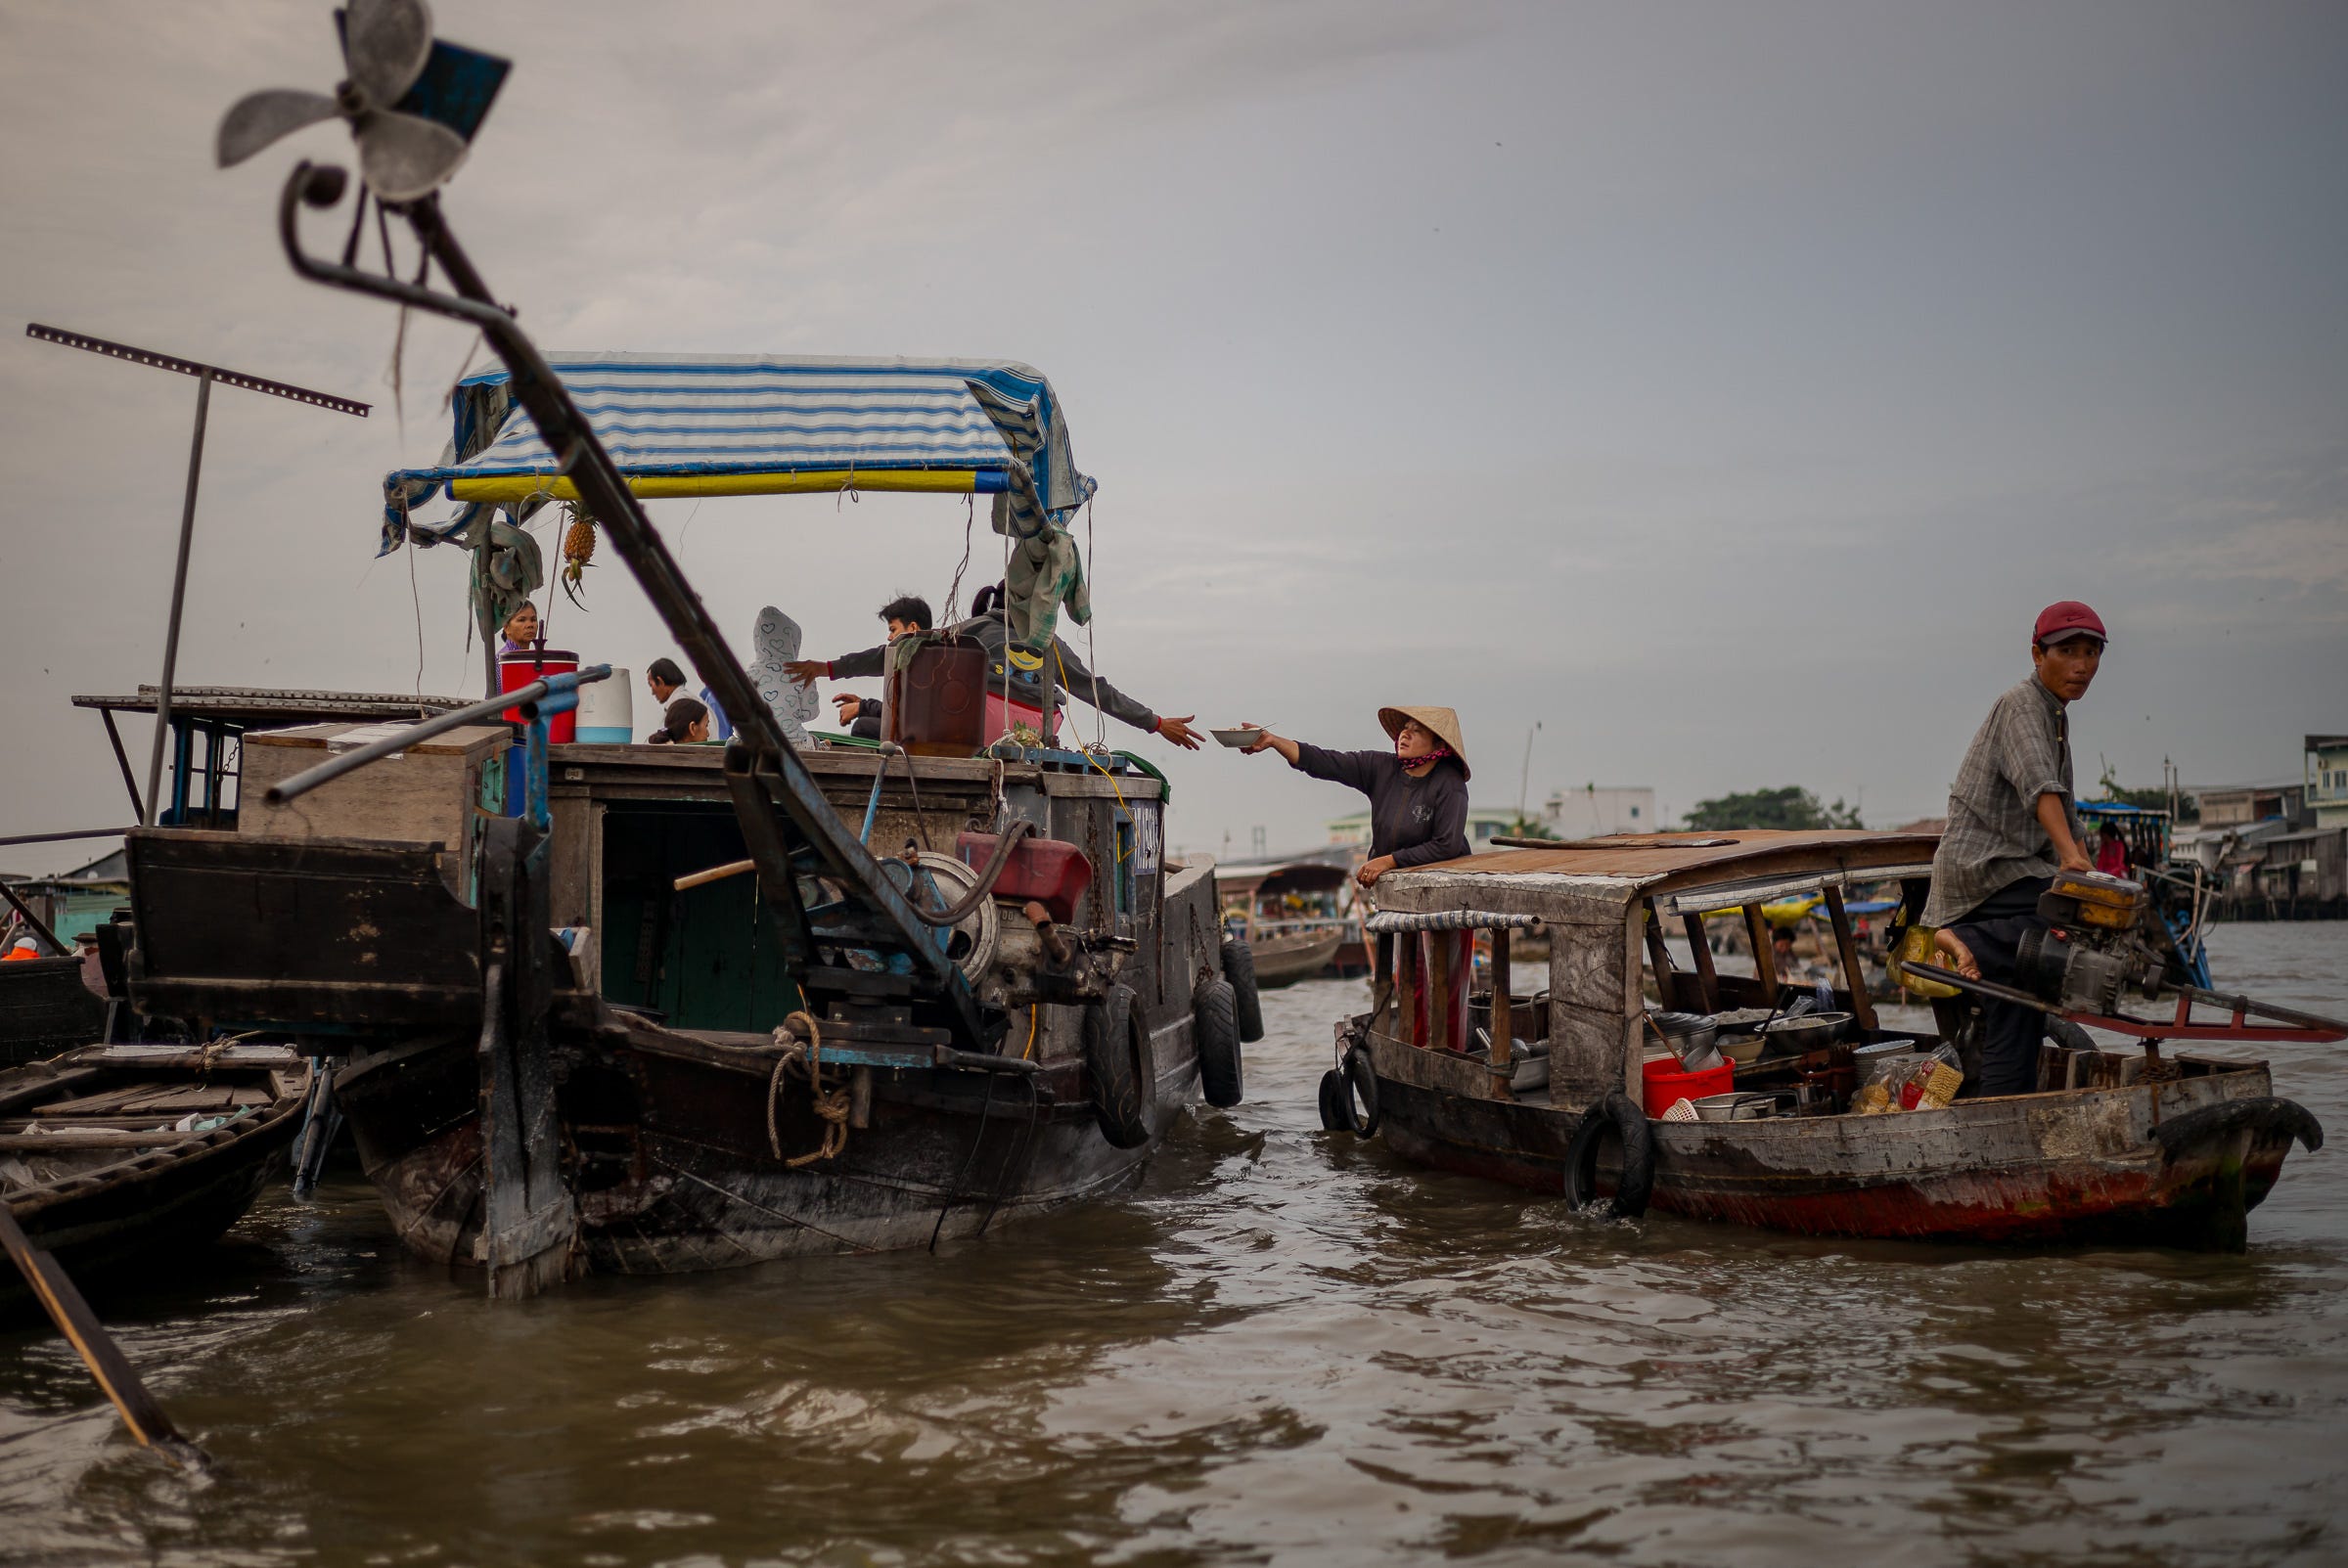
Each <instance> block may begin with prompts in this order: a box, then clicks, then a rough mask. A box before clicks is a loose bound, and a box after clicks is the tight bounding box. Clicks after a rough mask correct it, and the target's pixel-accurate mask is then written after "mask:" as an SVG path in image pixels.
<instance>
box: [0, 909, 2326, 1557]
mask: <svg viewBox="0 0 2348 1568" xmlns="http://www.w3.org/2000/svg"><path fill="white" fill-rule="evenodd" d="M2308 929H2310V928H2305V927H2270V928H2249V927H2243V928H2235V929H2234V930H2230V931H2222V932H2221V933H2220V938H2221V945H2220V946H2219V956H2220V959H2221V962H2222V964H2224V965H2227V966H2228V978H2229V983H2235V984H2240V985H2243V986H2245V987H2250V986H2265V987H2270V988H2272V989H2273V990H2274V991H2275V993H2276V994H2277V995H2278V996H2279V998H2280V999H2281V1000H2286V1001H2287V1000H2292V999H2293V998H2294V997H2295V999H2296V1000H2298V1001H2300V1002H2302V1003H2305V1004H2307V1005H2311V1006H2317V1007H2330V1008H2339V1007H2340V1006H2342V1004H2343V1001H2348V999H2344V998H2343V996H2342V995H2341V993H2342V989H2343V987H2342V984H2341V977H2340V976H2339V974H2338V972H2337V970H2338V961H2337V957H2336V954H2337V953H2338V952H2339V946H2340V945H2339V932H2338V928H2337V927H2333V928H2331V930H2330V939H2331V945H2330V946H2329V947H2328V948H2324V947H2309V948H2306V949H2304V950H2302V949H2300V948H2295V947H2293V946H2291V943H2292V942H2293V941H2297V940H2300V938H2299V937H2298V936H2296V935H2295V934H2294V933H2300V932H2304V931H2306V930H2308ZM2263 931H2277V932H2280V933H2283V934H2282V935H2281V936H2280V937H2278V938H2277V939H2276V943H2277V946H2276V950H2275V951H2269V950H2268V949H2267V948H2265V947H2262V946H2261V945H2260V943H2261V939H2262V938H2261V934H2260V933H2261V932H2263ZM2235 943H2239V944H2241V946H2240V949H2239V951H2235V952H2229V945H2231V944H2235ZM2325 965H2328V967H2326V966H2325ZM1361 995H1362V988H1361V987H1359V986H1358V985H1340V984H1335V983H1325V984H1315V985H1307V986H1302V987H1297V988H1295V989H1293V990H1289V991H1285V992H1279V993H1274V994H1272V995H1270V996H1268V997H1267V999H1266V1002H1267V1008H1266V1011H1267V1015H1268V1022H1269V1023H1270V1024H1271V1026H1272V1034H1271V1036H1270V1038H1268V1039H1267V1040H1266V1041H1265V1042H1264V1044H1263V1045H1261V1046H1259V1047H1257V1048H1255V1049H1254V1051H1253V1053H1252V1054H1251V1056H1250V1058H1249V1062H1248V1087H1249V1091H1250V1094H1251V1096H1252V1097H1253V1098H1251V1099H1250V1100H1249V1102H1248V1103H1247V1104H1245V1105H1243V1106H1242V1107H1240V1108H1239V1109H1238V1110H1237V1111H1235V1112H1231V1113H1222V1112H1213V1111H1205V1110H1201V1111H1199V1112H1198V1113H1197V1116H1196V1117H1195V1119H1194V1120H1193V1122H1192V1124H1191V1125H1190V1126H1189V1127H1187V1128H1186V1129H1185V1130H1184V1131H1183V1132H1182V1133H1181V1134H1179V1135H1178V1137H1177V1139H1176V1141H1175V1142H1174V1143H1173V1144H1172V1145H1171V1146H1169V1147H1168V1148H1167V1149H1166V1150H1165V1152H1164V1153H1163V1155H1162V1156H1161V1157H1160V1158H1159V1159H1158V1160H1157V1161H1156V1162H1155V1163H1154V1165H1153V1166H1152V1168H1151V1174H1150V1177H1149V1179H1148V1181H1147V1182H1146V1183H1145V1184H1144V1186H1143V1187H1142V1188H1141V1189H1140V1190H1139V1191H1137V1192H1135V1193H1133V1194H1130V1195H1129V1196H1127V1197H1125V1198H1123V1199H1120V1200H1118V1201H1115V1202H1111V1203H1106V1204H1102V1205H1097V1206H1095V1207H1092V1208H1088V1209H1086V1210H1083V1211H1080V1212H1077V1213H1072V1214H1069V1215H1065V1216H1061V1217H1059V1218H1055V1219H1052V1220H1048V1221H1045V1222H1042V1223H1039V1224H1034V1225H1029V1226H1023V1227H1014V1228H1009V1229H1004V1230H1000V1231H998V1232H996V1233H995V1234H994V1235H993V1236H991V1237H990V1238H988V1239H987V1240H985V1241H983V1242H978V1243H974V1244H964V1245H960V1246H953V1247H949V1248H948V1249H946V1250H945V1251H943V1252H941V1253H940V1254H939V1255H937V1256H935V1257H931V1256H929V1255H926V1254H921V1253H913V1254H904V1255H890V1256H883V1257H877V1258H852V1259H839V1260H831V1261H816V1262H807V1263H793V1264H780V1265H773V1266H769V1267H767V1268H763V1269H757V1270H750V1271H743V1272H740V1273H735V1274H728V1275H712V1276H703V1277H695V1278H689V1279H669V1280H661V1279H649V1280H648V1279H596V1280H590V1281H588V1282H586V1283H585V1284H584V1285H582V1286H580V1287H578V1288H576V1289H573V1290H569V1291H566V1292H564V1293H563V1294H561V1295H559V1296H556V1297H553V1298H550V1299H548V1300H544V1301H539V1302H534V1303H529V1304H526V1305H522V1306H519V1307H515V1306H506V1307H498V1308H491V1307H490V1306H489V1305H488V1304H487V1303H485V1302H483V1301H481V1300H479V1299H478V1297H477V1294H476V1290H475V1287H474V1284H473V1283H472V1282H471V1281H469V1280H465V1279H462V1278H451V1277H448V1276H447V1275H445V1274H443V1273H441V1272H439V1271H437V1270H433V1269H429V1268H427V1267H425V1266H422V1265H418V1264H416V1263H414V1262H413V1261H412V1260H409V1259H407V1258H405V1257H404V1256H403V1255H401V1254H400V1253H399V1252H398V1250H397V1249H396V1247H395V1246H393V1245H392V1244H391V1241H390V1238H389V1235H388V1232H387V1229H386V1228H385V1227H384V1223H383V1222H382V1220H381V1218H380V1213H379V1211H377V1210H376V1209H375V1207H374V1205H373V1203H372V1200H371V1199H370V1198H369V1196H368V1195H367V1193H366V1192H365V1190H364V1188H363V1187H360V1186H359V1185H357V1184H355V1183H348V1182H345V1183H338V1184H335V1185H333V1186H332V1187H330V1189H329V1190H328V1191H327V1192H326V1193H325V1194H324V1196H323V1197H322V1199H321V1200H320V1201H319V1202H318V1203H316V1204H312V1205H295V1204H293V1203H292V1202H291V1201H289V1200H286V1199H283V1198H273V1199H271V1200H270V1201H269V1203H268V1204H267V1205H266V1206H265V1207H264V1209H263V1210H262V1211H261V1212H260V1213H259V1214H257V1215H256V1216H255V1219H254V1221H253V1222H252V1223H251V1224H249V1225H248V1227H247V1228H246V1229H245V1231H244V1232H242V1235H243V1236H244V1238H245V1239H244V1242H243V1244H241V1245H240V1246H239V1247H238V1248H236V1249H234V1250H232V1251H231V1252H230V1253H229V1254H228V1255H226V1256H225V1257H224V1258H222V1259H218V1260H215V1261H214V1262H213V1263H211V1264H210V1265H209V1266H207V1267H206V1268H205V1269H203V1271H201V1272H193V1273H189V1274H187V1275H186V1276H185V1277H181V1278H178V1279H176V1280H174V1281H173V1282H172V1284H171V1285H170V1288H169V1289H168V1291H166V1292H165V1293H162V1294H160V1295H158V1296H157V1297H155V1298H152V1299H150V1300H149V1301H148V1302H147V1303H146V1304H145V1305H144V1306H143V1307H142V1308H141V1309H140V1310H139V1311H137V1312H135V1313H130V1314H117V1317H118V1319H119V1321H121V1322H123V1323H124V1325H125V1332H124V1337H125V1339H126V1342H127V1343H128V1344H129V1347H130V1349H131V1351H132V1354H133V1355H135V1356H137V1357H139V1358H140V1360H141V1362H142V1365H145V1366H151V1367H154V1368H156V1369H157V1370H156V1373H155V1376H154V1381H155V1382H156V1383H157V1385H158V1391H159V1392H160V1393H162V1394H163V1396H164V1397H165V1398H166V1399H167V1400H168V1401H169V1402H170V1403H171V1405H172V1408H173V1410H174V1411H175V1413H177V1414H178V1416H179V1418H180V1419H181V1420H182V1421H183V1422H184V1423H185V1424H187V1425H188V1426H189V1427H190V1428H191V1429H193V1430H195V1431H196V1432H198V1433H199V1434H200V1436H201V1437H202V1438H203V1441H204V1442H205V1443H206V1445H207V1446H208V1447H209V1448H210V1449H211V1450H212V1451H213V1452H214V1453H215V1454H216V1455H218V1456H220V1457H221V1458H222V1459H223V1460H224V1461H226V1464H227V1467H228V1468H227V1473H226V1475H225V1476H224V1477H223V1478H222V1479H221V1480H219V1481H217V1482H215V1483H213V1484H211V1485H208V1486H204V1485H190V1484H188V1483H186V1482H184V1481H182V1480H181V1479H179V1478H177V1477H174V1476H172V1475H169V1474H167V1473H165V1472H162V1471H160V1470H159V1469H158V1467H157V1466H156V1465H155V1464H154V1463H152V1462H150V1461H149V1460H147V1459H146V1458H145V1456H141V1455H139V1454H137V1453H136V1452H134V1451H131V1450H128V1449H127V1448H126V1447H125V1446H124V1445H123V1444H122V1442H121V1440H120V1439H119V1438H118V1437H116V1436H115V1434H114V1427H113V1419H112V1416H111V1414H110V1413H108V1412H105V1411H103V1410H101V1409H93V1408H92V1405H91V1397H90V1395H89V1393H88V1391H87V1388H86V1385H85V1384H84V1383H83V1382H82V1381H81V1378H80V1374H79V1372H78V1369H77V1368H75V1367H74V1366H72V1364H71V1363H70V1362H69V1360H68V1358H67V1357H66V1355H65V1353H64V1352H63V1350H62V1348H60V1347H58V1346H56V1345H55V1344H54V1343H53V1342H51V1341H50V1340H48V1339H46V1338H45V1337H42V1336H39V1335H32V1334H13V1335H9V1336H7V1337H5V1338H0V1543H5V1546H0V1557H8V1558H10V1559H12V1560H14V1559H19V1558H21V1559H23V1560H26V1561H35V1562H39V1561H50V1562H76V1563H83V1562H87V1563H113V1562H127V1561H140V1562H144V1561H149V1560H152V1559H154V1558H155V1557H157V1556H170V1557H172V1558H173V1559H174V1560H185V1561H190V1562H200V1563H213V1562H218V1563H260V1564H267V1563H276V1562H287V1563H293V1562H311V1561H317V1560H328V1561H338V1562H339V1561H346V1560H347V1561H364V1562H383V1563H399V1562H487V1561H497V1562H509V1561H518V1560H563V1561H578V1562H587V1563H598V1564H603V1563H609V1564H633V1563H669V1562H689V1561H691V1562H727V1563H741V1562H759V1561H790V1562H825V1563H829V1562H842V1563H845V1562H855V1563H868V1562H874V1563H894V1562H908V1563H910V1562H929V1561H954V1562H966V1561H967V1562H992V1561H1006V1562H1010V1561H1017V1562H1035V1561H1045V1562H1052V1561H1068V1562H1075V1561H1131V1562H1146V1563H1151V1564H1159V1563H1181V1562H1229V1561H1281V1562H1298V1563H1323V1562H1327V1563H1344V1564H1348V1565H1352V1564H1361V1563H1382V1562H1395V1563H1400V1562H1423V1561H1425V1560H1427V1559H1428V1558H1429V1557H1432V1556H1435V1555H1444V1556H1457V1557H1475V1558H1483V1559H1486V1560H1493V1561H1516V1560H1527V1559H1533V1558H1544V1557H1551V1556H1556V1555H1561V1554H1564V1553H1566V1552H1589V1553H1592V1554H1600V1553H1603V1554H1605V1555H1608V1556H1612V1557H1617V1558H1620V1559H1622V1560H1624V1561H1628V1562H1634V1563H1637V1562H1653V1563H1682V1562H1707V1561H1725V1560H1735V1561H1751V1562H1763V1561H1773V1562H1774V1561H1784V1562H1799V1563H1802V1564H1805V1565H1807V1564H1831V1563H1841V1562H1854V1563H1857V1562H1866V1563H1874V1562H1876V1561H1880V1560H1882V1559H1883V1558H1885V1557H1886V1556H1891V1555H1894V1554H1896V1555H1897V1556H1898V1557H1899V1558H1900V1559H1901V1560H1902V1561H1904V1562H1927V1563H1928V1562H1971V1561H1989V1560H1995V1561H1998V1562H2001V1563H2004V1562H2010V1561H2013V1560H2016V1559H2022V1560H2045V1561H2055V1560H2060V1561H2065V1562H2069V1561H2109V1562H2114V1563H2123V1562H2124V1563H2169V1562H2175V1563H2193V1562H2203V1561H2206V1562H2211V1563H2217V1562H2226V1563H2229V1564H2232V1563H2235V1562H2242V1561H2279V1560H2285V1559H2288V1558H2290V1557H2292V1556H2293V1554H2295V1553H2296V1554H2300V1555H2302V1556H2303V1557H2304V1558H2305V1560H2309V1561H2317V1560H2323V1559H2324V1558H2325V1556H2326V1555H2327V1554H2329V1553H2331V1552H2332V1551H2333V1550H2334V1548H2336V1547H2337V1546H2338V1541H2337V1538H2336V1534H2335V1532H2336V1531H2337V1530H2338V1529H2339V1528H2340V1523H2341V1521H2340V1518H2339V1512H2340V1504H2339V1502H2338V1501H2337V1500H2338V1499H2339V1498H2341V1497H2343V1496H2348V1485H2344V1483H2348V1474H2343V1470H2344V1469H2348V1461H2344V1460H2343V1458H2342V1456H2341V1454H2340V1450H2339V1444H2338V1435H2339V1433H2340V1432H2341V1431H2343V1430H2348V1422H2344V1420H2343V1417H2344V1416H2348V1305H2344V1303H2348V1291H2343V1289H2342V1286H2343V1284H2348V1255H2344V1250H2343V1248H2342V1246H2341V1244H2340V1238H2339V1230H2338V1223H2337V1219H2336V1216H2337V1214H2338V1213H2339V1212H2340V1204H2341V1200H2342V1198H2343V1196H2348V1179H2343V1178H2342V1177H2341V1176H2340V1175H2338V1174H2337V1164H2336V1158H2335V1156H2333V1155H2331V1154H2328V1153H2326V1154H2324V1155H2319V1156H2316V1157H2314V1158H2312V1159H2311V1158H2307V1157H2305V1156H2298V1157H2295V1158H2294V1159H2293V1161H2292V1163H2291V1165H2290V1166H2289V1168H2288V1170H2287V1172H2286V1175H2285V1178H2284V1181H2283V1184H2282V1186H2281V1187H2280V1188H2279V1189H2278V1192H2277V1195H2276V1198H2275V1199H2273V1200H2271V1201H2270V1203H2269V1204H2268V1205H2267V1206H2266V1207H2265V1208H2262V1209H2261V1210H2260V1211H2259V1212H2258V1213H2257V1214H2256V1215H2254V1216H2253V1220H2252V1247H2251V1251H2250V1253H2249V1254H2248V1255H2247V1256H2232V1257H2229V1256H2215V1255H2192V1254H2180V1253H2163V1252H2144V1251H2120V1250H2111V1251H2088V1252H2075V1253H2066V1254H2025V1255H2014V1254H2007V1253H1998V1252H1991V1251H1983V1250H1966V1249H1953V1248H1940V1247H1927V1246H1920V1245H1903V1244H1885V1243H1847V1242H1834V1243H1827V1242H1813V1241H1805V1240H1801V1239H1798V1238H1788V1237H1784V1236H1774V1235H1768V1234H1764V1233H1761V1232H1741V1231H1736V1230H1731V1229H1726V1228H1720V1227H1709V1226H1701V1225H1694V1224H1690V1223H1687V1222H1681V1221H1674V1220H1671V1219H1668V1218H1663V1217H1658V1218H1655V1219H1652V1220H1649V1221H1647V1222H1642V1223H1640V1224H1637V1225H1603V1224H1597V1223H1593V1222H1590V1221H1587V1220H1584V1219H1582V1218H1579V1217H1577V1216H1574V1215H1571V1214H1569V1213H1567V1212H1566V1211H1565V1209H1564V1206H1563V1204H1562V1203H1561V1202H1560V1201H1558V1200H1557V1199H1555V1198H1551V1197H1548V1196H1544V1195H1540V1194H1533V1193H1525V1192H1518V1191H1514V1190H1513V1189H1509V1188H1505V1187H1493V1186H1489V1185H1486V1184H1483V1183H1480V1182H1475V1181H1472V1180H1468V1179H1465V1178H1458V1177H1449V1176H1443V1175H1436V1174H1429V1173H1425V1172H1421V1171H1417V1170H1414V1169H1412V1168H1410V1167H1408V1166H1406V1165H1404V1164H1402V1163H1401V1162H1399V1161H1397V1160H1395V1159H1394V1158H1393V1157H1392V1156H1391V1155H1390V1154H1388V1153H1387V1152H1386V1151H1385V1150H1384V1148H1383V1147H1382V1145H1380V1144H1378V1143H1377V1142H1371V1143H1368V1144H1362V1143H1357V1142H1354V1141H1352V1140H1350V1139H1348V1138H1344V1137H1341V1136H1331V1135H1325V1134H1323V1133H1321V1132H1320V1131H1319V1129H1318V1126H1317V1122H1316V1118H1315V1113H1314V1103H1313V1097H1312V1090H1313V1087H1314V1081H1315V1079H1316V1078H1317V1077H1318V1075H1319V1073H1320V1071H1321V1070H1322V1068H1323V1067H1324V1066H1325V1065H1326V1064H1327V1057H1328V1040H1329V1034H1330V1030H1329V1023H1330V1019H1331V1018H1332V1016H1333V1015H1334V1014H1335V1013H1337V1012H1338V1011H1340V1010H1342V1009H1344V1008H1347V1007H1351V1006H1355V1005H1358V1001H1359V999H1360V997H1361ZM2302 1056H2303V1058H2304V1059H2285V1058H2284V1057H2282V1056H2280V1055H2279V1056H2278V1058H2277V1076H2278V1081H2279V1085H2280V1088H2281V1089H2282V1091H2283V1092H2285V1093H2289V1094H2292V1095H2293V1096H2294V1097H2295V1098H2301V1099H2302V1100H2303V1101H2305V1102H2306V1103H2308V1104H2309V1105H2310V1106H2311V1108H2314V1109H2315V1110H2316V1111H2317V1113H2318V1115H2319V1116H2322V1117H2324V1118H2325V1120H2326V1122H2327V1123H2329V1124H2330V1125H2331V1126H2332V1127H2333V1129H2334V1131H2335V1134H2340V1135H2343V1136H2348V1070H2344V1069H2343V1065H2342V1059H2341V1058H2340V1057H2338V1056H2337V1055H2330V1054H2323V1053H2315V1052H2310V1053H2302Z"/></svg>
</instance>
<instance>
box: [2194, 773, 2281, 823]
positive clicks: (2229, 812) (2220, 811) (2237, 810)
mask: <svg viewBox="0 0 2348 1568" xmlns="http://www.w3.org/2000/svg"><path fill="white" fill-rule="evenodd" d="M2191 794H2192V796H2193V798H2194V800H2195V801H2197V802H2198V803H2199V804H2200V807H2201V826H2202V827H2204V828H2245V827H2248V826H2249V825H2250V824H2251V823H2254V822H2267V821H2269V820H2271V819H2277V818H2280V820H2281V821H2283V822H2285V823H2290V824H2293V825H2296V824H2297V823H2298V822H2299V819H2300V817H2301V815H2302V814H2303V812H2304V811H2305V809H2306V805H2305V802H2306V798H2307V790H2306V786H2305V785H2304V784H2221V785H2219V786H2217V787H2215V788H2208V789H2195V790H2193V791H2191Z"/></svg>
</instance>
